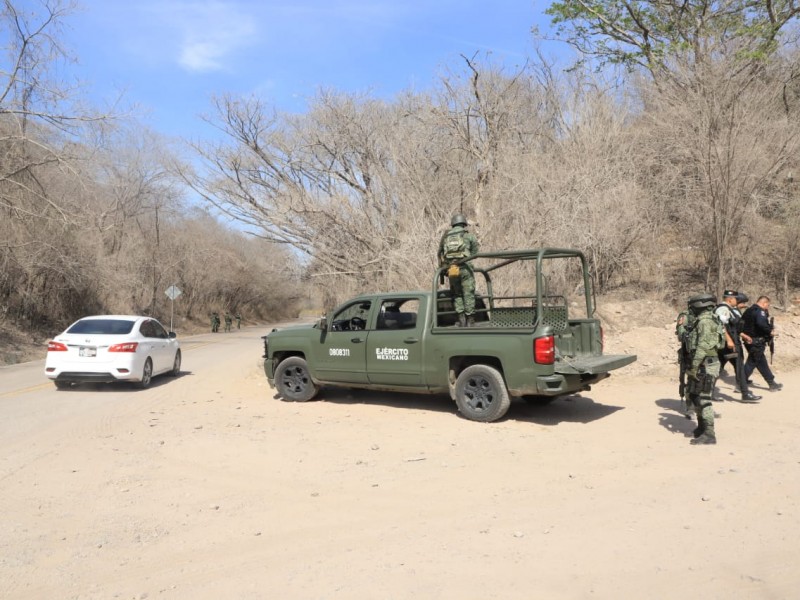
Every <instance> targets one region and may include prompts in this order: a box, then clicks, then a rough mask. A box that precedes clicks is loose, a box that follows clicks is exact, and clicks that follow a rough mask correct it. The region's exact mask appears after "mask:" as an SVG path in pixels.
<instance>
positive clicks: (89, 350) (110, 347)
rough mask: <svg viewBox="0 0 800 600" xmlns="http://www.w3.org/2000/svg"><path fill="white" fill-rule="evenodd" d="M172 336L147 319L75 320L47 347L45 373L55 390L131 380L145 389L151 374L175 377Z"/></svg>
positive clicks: (177, 363)
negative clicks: (75, 384)
mask: <svg viewBox="0 0 800 600" xmlns="http://www.w3.org/2000/svg"><path fill="white" fill-rule="evenodd" d="M180 370H181V348H180V344H179V343H178V340H177V338H176V336H175V333H174V332H172V331H170V332H169V333H167V330H166V329H164V327H163V326H162V325H161V323H159V322H158V321H156V320H155V319H152V318H150V317H136V316H126V315H100V316H96V317H85V318H83V319H80V320H79V321H75V322H74V323H73V324H72V325H70V326H69V327H68V328H67V330H66V331H65V332H64V333H62V334H60V335H58V336H56V337H55V338H53V340H52V341H50V342H48V343H47V360H46V361H45V366H44V374H45V375H46V376H47V377H49V378H50V379H52V380H53V381H54V382H55V384H56V387H57V388H58V389H65V388H68V387H70V386H71V385H72V384H74V383H88V382H106V383H108V382H114V381H133V382H136V383H137V384H138V385H139V387H142V388H146V387H147V386H149V385H150V381H151V380H152V379H153V377H154V376H155V375H159V374H160V373H169V374H170V375H173V376H174V375H177V374H178V373H179V372H180Z"/></svg>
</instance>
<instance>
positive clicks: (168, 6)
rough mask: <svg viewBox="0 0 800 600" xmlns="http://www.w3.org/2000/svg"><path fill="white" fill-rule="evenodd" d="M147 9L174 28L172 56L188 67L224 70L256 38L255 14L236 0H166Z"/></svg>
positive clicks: (185, 67)
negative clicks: (235, 0) (174, 50)
mask: <svg viewBox="0 0 800 600" xmlns="http://www.w3.org/2000/svg"><path fill="white" fill-rule="evenodd" d="M151 10H152V11H153V12H154V13H155V14H156V15H157V18H158V19H160V20H161V22H162V23H163V24H165V25H166V26H167V27H168V29H171V30H172V31H173V32H174V35H175V39H173V40H172V44H174V45H175V46H176V47H177V55H176V56H175V57H174V58H175V60H176V61H177V62H178V64H179V65H180V66H181V67H183V68H184V69H186V70H189V71H195V72H209V71H221V70H225V69H226V68H227V66H226V65H227V64H228V62H229V61H230V60H231V58H232V57H233V56H234V55H235V54H236V53H237V52H238V51H240V50H242V49H244V48H247V47H248V46H251V45H252V44H254V43H255V42H256V40H257V35H256V33H257V28H256V18H255V16H254V15H252V14H248V12H247V11H246V10H245V8H244V7H243V6H242V5H241V4H240V3H237V2H226V1H223V0H207V1H203V0H201V1H190V2H166V3H163V4H161V3H160V4H158V5H152V6H151ZM172 44H171V45H172Z"/></svg>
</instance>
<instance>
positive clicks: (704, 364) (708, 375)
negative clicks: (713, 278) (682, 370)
mask: <svg viewBox="0 0 800 600" xmlns="http://www.w3.org/2000/svg"><path fill="white" fill-rule="evenodd" d="M689 304H690V306H691V307H692V311H693V312H694V313H695V315H696V317H697V318H696V319H695V321H694V326H693V327H692V330H691V332H690V333H689V347H690V350H691V352H692V362H691V366H690V368H689V371H688V372H687V375H688V376H689V402H690V403H691V404H692V406H693V407H694V410H695V412H696V413H697V429H695V431H694V434H695V439H693V440H692V444H716V443H717V438H716V433H715V431H714V408H713V407H712V404H711V397H712V394H713V392H714V384H715V382H716V380H717V377H719V357H718V355H717V351H718V350H719V348H720V347H721V346H722V345H724V343H725V338H724V332H723V329H722V324H721V323H720V322H719V321H718V320H717V319H715V318H714V312H713V308H714V305H715V304H716V300H715V299H714V298H713V296H710V295H709V296H706V295H704V296H696V297H695V298H693V299H692V300H690V301H689Z"/></svg>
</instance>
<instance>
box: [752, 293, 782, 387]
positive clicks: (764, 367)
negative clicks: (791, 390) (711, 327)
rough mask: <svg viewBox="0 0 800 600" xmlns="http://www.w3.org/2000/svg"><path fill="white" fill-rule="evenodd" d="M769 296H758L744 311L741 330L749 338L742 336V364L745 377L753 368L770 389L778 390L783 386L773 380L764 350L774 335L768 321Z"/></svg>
mask: <svg viewBox="0 0 800 600" xmlns="http://www.w3.org/2000/svg"><path fill="white" fill-rule="evenodd" d="M769 302H770V301H769V298H768V297H767V296H759V297H758V300H756V303H755V304H751V305H750V307H749V308H748V309H747V310H746V311H744V314H743V315H742V321H743V323H744V325H743V327H742V332H743V333H744V335H745V336H748V337H749V338H750V342H749V343H748V342H747V337H744V336H743V337H744V342H745V344H744V347H745V348H747V362H746V363H745V365H744V372H745V379H750V375H752V374H753V371H754V370H755V369H758V372H759V373H761V376H762V377H763V378H764V380H765V381H766V382H767V385H769V389H770V390H772V391H778V390H780V389H782V388H783V385H781V384H780V383H778V382H777V381H775V376H774V375H773V374H772V371H771V370H770V368H769V363H768V362H767V357H766V356H765V353H764V351H765V350H766V348H767V345H768V344H769V341H770V339H771V338H772V337H773V336H774V335H775V331H774V328H773V326H772V325H771V324H770V322H769Z"/></svg>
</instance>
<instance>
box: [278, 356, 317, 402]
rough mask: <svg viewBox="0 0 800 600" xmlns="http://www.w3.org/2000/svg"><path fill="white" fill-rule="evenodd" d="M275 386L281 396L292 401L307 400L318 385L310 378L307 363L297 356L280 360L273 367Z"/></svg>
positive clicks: (313, 393) (315, 392)
mask: <svg viewBox="0 0 800 600" xmlns="http://www.w3.org/2000/svg"><path fill="white" fill-rule="evenodd" d="M275 387H276V388H277V389H278V395H279V396H280V397H281V398H283V399H284V400H291V401H292V402H308V401H309V400H311V399H312V398H313V397H314V396H316V395H317V392H318V391H319V386H317V384H316V383H314V382H313V381H312V380H311V374H310V373H309V372H308V364H307V363H306V361H305V359H304V358H301V357H299V356H290V357H289V358H286V359H284V360H282V361H281V362H280V364H279V365H278V368H277V369H275Z"/></svg>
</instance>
